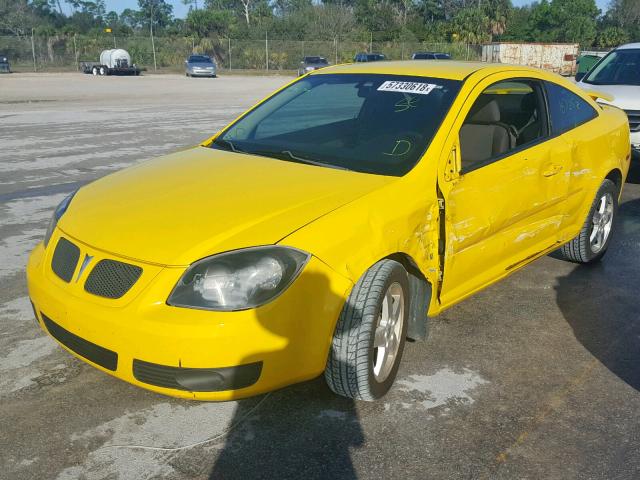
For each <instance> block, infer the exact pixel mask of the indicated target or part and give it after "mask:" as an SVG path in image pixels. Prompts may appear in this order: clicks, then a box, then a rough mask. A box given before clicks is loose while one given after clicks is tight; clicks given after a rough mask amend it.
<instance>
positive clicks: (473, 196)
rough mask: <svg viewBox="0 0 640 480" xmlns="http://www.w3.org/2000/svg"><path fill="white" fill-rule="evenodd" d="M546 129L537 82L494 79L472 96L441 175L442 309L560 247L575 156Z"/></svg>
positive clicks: (452, 136) (453, 134)
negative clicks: (571, 162)
mask: <svg viewBox="0 0 640 480" xmlns="http://www.w3.org/2000/svg"><path fill="white" fill-rule="evenodd" d="M548 123H549V122H548V116H547V107H546V100H545V93H544V88H543V85H542V82H541V81H539V80H538V79H535V78H508V77H507V78H505V75H504V74H498V75H493V76H490V77H489V78H487V79H485V80H484V81H483V82H481V83H480V84H479V85H478V86H477V87H476V89H475V90H474V91H473V93H472V94H471V95H470V96H469V98H468V101H467V102H466V104H465V107H463V110H462V111H461V113H460V115H459V116H458V118H457V120H456V123H455V125H454V128H453V129H452V131H451V134H450V137H449V138H448V140H447V146H446V147H445V150H444V152H445V154H444V155H443V159H442V161H441V164H440V168H439V170H440V172H439V188H440V194H441V199H442V200H443V207H444V219H445V220H444V226H445V228H444V234H445V238H444V252H443V256H444V258H443V265H444V268H443V279H442V285H441V291H440V302H441V305H442V306H443V307H446V306H448V305H451V304H453V303H455V302H457V301H459V300H461V299H462V298H464V297H466V296H468V295H470V294H472V293H474V292H476V291H478V290H480V289H481V288H483V287H485V286H487V285H489V284H491V283H493V282H494V281H495V280H497V279H498V278H501V277H503V276H506V275H507V274H508V273H510V272H511V271H513V270H514V269H516V268H517V267H518V266H520V265H522V264H524V263H526V262H527V260H528V259H531V258H532V257H535V256H536V255H537V254H538V253H540V252H542V251H544V250H546V249H548V248H549V247H552V246H553V245H554V244H556V243H557V242H558V240H559V231H560V228H559V227H560V224H561V222H562V218H563V213H564V204H565V200H566V197H567V191H568V177H567V176H566V175H564V172H566V171H568V166H569V153H570V152H569V147H568V145H566V144H565V143H564V141H563V140H561V139H559V138H555V139H551V138H550V136H549V124H548ZM456 156H459V158H456ZM452 158H453V160H452ZM452 164H455V165H458V166H459V171H452V170H451V165H452ZM447 172H448V173H447Z"/></svg>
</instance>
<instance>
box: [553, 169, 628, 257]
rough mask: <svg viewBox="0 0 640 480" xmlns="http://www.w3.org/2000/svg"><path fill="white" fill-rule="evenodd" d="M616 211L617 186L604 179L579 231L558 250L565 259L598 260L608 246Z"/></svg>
mask: <svg viewBox="0 0 640 480" xmlns="http://www.w3.org/2000/svg"><path fill="white" fill-rule="evenodd" d="M617 211H618V188H617V187H616V184H615V183H613V182H612V181H611V180H608V179H605V181H604V182H602V185H600V189H599V190H598V193H597V194H596V197H595V199H594V200H593V204H592V205H591V209H590V210H589V215H587V220H586V221H585V223H584V225H583V226H582V230H580V233H579V234H578V235H577V236H576V237H575V238H574V239H573V240H571V241H570V242H569V243H567V244H565V245H563V246H562V248H561V249H560V250H559V252H560V254H561V255H562V256H563V257H564V259H565V260H569V261H571V262H575V263H591V262H596V261H598V260H600V259H601V258H602V257H603V256H604V254H605V253H606V252H607V249H608V248H609V243H610V241H611V232H612V230H613V226H614V223H615V217H616V214H617Z"/></svg>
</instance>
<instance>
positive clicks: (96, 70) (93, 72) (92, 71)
mask: <svg viewBox="0 0 640 480" xmlns="http://www.w3.org/2000/svg"><path fill="white" fill-rule="evenodd" d="M91 73H92V74H93V75H96V76H97V75H98V67H93V68H92V69H91Z"/></svg>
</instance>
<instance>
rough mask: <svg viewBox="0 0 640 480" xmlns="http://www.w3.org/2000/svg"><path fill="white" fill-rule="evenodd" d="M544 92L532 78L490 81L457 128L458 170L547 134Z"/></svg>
mask: <svg viewBox="0 0 640 480" xmlns="http://www.w3.org/2000/svg"><path fill="white" fill-rule="evenodd" d="M544 105H545V103H544V96H543V94H542V88H541V86H540V83H539V82H537V81H535V80H521V79H517V80H515V79H514V80H509V81H503V82H498V83H494V84H493V85H491V86H490V87H488V88H486V89H485V90H484V91H483V92H482V93H481V94H480V96H479V97H478V99H477V100H476V101H475V103H474V104H473V106H472V107H471V110H469V113H468V114H467V118H466V119H465V121H464V123H463V125H462V128H461V129H460V158H461V162H462V172H463V173H465V172H469V171H471V170H475V169H477V168H480V167H482V166H484V165H487V164H489V163H491V162H492V161H494V160H496V159H498V158H501V157H504V156H505V155H507V154H508V153H509V152H511V151H514V150H517V149H520V148H521V147H525V146H526V145H528V144H531V143H533V142H536V141H537V140H539V139H540V138H543V137H545V136H547V130H548V129H547V122H546V111H545V106H544Z"/></svg>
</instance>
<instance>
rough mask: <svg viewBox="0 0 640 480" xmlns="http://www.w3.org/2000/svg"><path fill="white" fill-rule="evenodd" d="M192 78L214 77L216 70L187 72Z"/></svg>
mask: <svg viewBox="0 0 640 480" xmlns="http://www.w3.org/2000/svg"><path fill="white" fill-rule="evenodd" d="M187 73H189V75H191V76H192V77H215V76H216V70H188V72H187Z"/></svg>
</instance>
